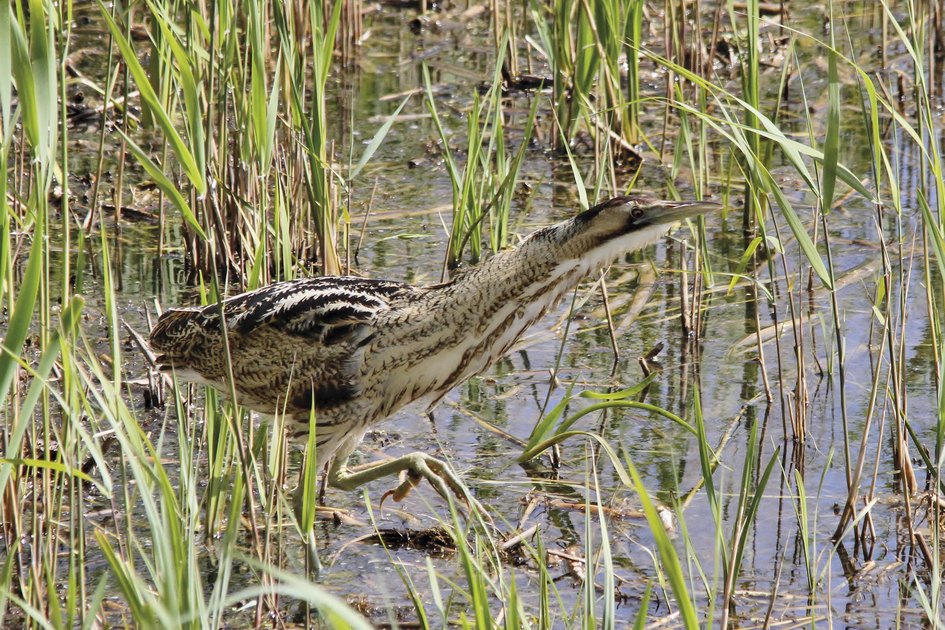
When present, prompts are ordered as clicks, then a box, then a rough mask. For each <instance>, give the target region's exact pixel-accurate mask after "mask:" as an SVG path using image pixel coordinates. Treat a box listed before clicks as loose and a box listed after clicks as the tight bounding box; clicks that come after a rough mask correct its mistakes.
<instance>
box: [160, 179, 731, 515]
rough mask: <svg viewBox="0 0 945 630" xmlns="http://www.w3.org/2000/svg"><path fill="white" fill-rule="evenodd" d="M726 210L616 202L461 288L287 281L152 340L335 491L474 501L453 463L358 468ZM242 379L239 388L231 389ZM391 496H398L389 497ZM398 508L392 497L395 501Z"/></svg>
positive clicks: (413, 459) (189, 376) (184, 373)
mask: <svg viewBox="0 0 945 630" xmlns="http://www.w3.org/2000/svg"><path fill="white" fill-rule="evenodd" d="M717 207H718V204H715V203H711V202H704V201H682V202H677V201H661V200H656V199H652V198H649V197H646V196H641V195H632V196H623V197H616V198H614V199H611V200H609V201H605V202H604V203H601V204H599V205H597V206H594V207H593V208H591V209H590V210H587V211H585V212H582V213H580V214H578V215H577V216H575V217H573V218H572V219H569V220H567V221H562V222H561V223H558V224H555V225H552V226H550V227H546V228H543V229H540V230H538V231H536V232H534V233H533V234H531V235H530V236H529V237H527V238H526V239H525V240H524V241H523V242H522V243H521V245H519V246H518V247H517V248H515V249H511V250H508V251H503V252H500V253H497V254H495V255H494V256H492V257H491V258H489V259H488V260H486V261H484V262H483V263H481V264H479V265H478V266H476V267H473V268H471V269H469V270H466V271H463V272H461V273H460V274H458V275H457V277H456V278H455V279H453V280H452V281H450V282H447V283H444V284H438V285H434V286H429V287H415V286H411V285H409V284H403V283H400V282H390V281H386V280H367V279H364V278H357V277H320V278H306V279H302V280H292V281H288V282H279V283H276V284H273V285H270V286H267V287H265V288H262V289H259V290H256V291H251V292H249V293H244V294H242V295H238V296H235V297H231V298H229V299H226V300H224V301H223V302H222V303H219V304H210V305H207V306H201V307H196V308H182V309H170V310H168V311H167V312H165V313H164V314H163V315H162V316H161V318H160V319H159V320H158V323H157V325H156V326H155V327H154V330H152V331H151V338H150V342H151V346H152V348H153V349H154V350H155V352H157V353H158V361H159V362H160V364H161V366H162V369H165V370H173V372H174V373H176V375H177V377H178V378H180V379H183V380H189V381H195V382H198V383H204V384H207V385H210V386H211V387H214V388H215V389H217V390H219V391H220V392H221V393H223V394H224V395H227V394H229V392H230V391H231V385H232V390H233V391H235V393H236V397H237V401H238V402H239V403H241V404H243V405H244V406H246V407H249V408H250V409H253V410H255V411H258V412H261V413H265V414H283V415H284V416H285V418H286V419H287V426H288V427H290V431H291V433H292V435H293V436H294V437H296V438H307V437H308V433H309V431H310V430H311V429H312V427H310V426H309V424H310V418H312V417H314V418H315V427H314V430H315V445H316V457H317V459H318V461H319V462H325V461H328V460H329V459H331V462H332V463H331V465H330V466H329V469H328V483H329V485H331V486H334V487H337V488H341V489H353V488H356V487H358V486H360V485H362V484H364V483H367V482H369V481H373V480H375V479H379V478H381V477H383V476H386V475H391V474H398V473H400V472H403V471H406V472H407V473H408V479H407V481H405V482H403V484H402V485H401V486H400V487H398V488H397V490H395V491H393V494H394V497H395V499H400V498H402V496H403V495H405V494H406V493H407V491H409V489H410V488H411V487H413V485H415V484H416V482H417V481H419V479H421V478H425V479H427V480H428V481H429V482H430V483H431V484H432V485H433V487H434V488H435V489H436V490H437V491H438V492H439V493H440V494H441V495H443V496H444V497H447V493H448V491H452V492H453V493H454V494H456V495H457V496H459V497H461V498H463V499H464V500H469V499H470V498H471V497H467V496H466V493H465V491H464V488H465V486H463V484H462V483H461V482H460V480H459V478H458V477H456V476H455V474H454V473H453V472H451V471H450V469H449V468H448V467H447V466H446V465H445V464H444V463H442V462H441V461H439V460H437V459H434V458H433V457H431V456H430V455H428V454H426V453H423V452H416V453H413V454H410V455H406V456H404V457H400V458H398V459H394V460H391V461H386V462H380V463H376V464H373V465H370V466H368V467H366V468H362V469H359V470H357V471H351V470H349V469H348V467H347V461H348V457H349V456H350V455H351V454H352V452H354V450H355V449H356V448H357V446H358V444H359V443H360V442H361V439H362V438H363V436H364V434H365V432H366V431H367V430H368V429H369V428H371V427H373V426H375V425H376V424H378V423H379V422H381V421H382V420H384V419H385V418H387V417H389V416H390V415H391V414H393V413H394V412H396V411H397V410H398V409H400V408H401V407H403V406H404V405H407V404H408V403H413V402H416V401H423V402H424V403H426V404H428V405H429V407H430V408H432V407H433V406H434V405H435V404H436V403H437V402H438V401H439V400H440V399H442V398H443V397H444V396H445V395H446V393H447V392H449V391H450V389H452V388H453V387H455V386H456V385H458V384H460V383H462V382H463V381H465V380H466V379H468V378H470V377H471V376H474V375H476V374H480V373H482V372H483V371H484V370H486V369H487V368H488V367H489V366H491V365H492V364H493V363H495V362H496V361H497V360H498V359H499V358H500V357H502V356H503V355H504V354H505V353H506V352H508V351H509V349H510V348H511V347H512V345H513V344H514V343H515V342H516V340H517V339H518V338H519V337H520V336H521V335H522V333H523V332H524V331H525V330H526V329H527V328H528V327H529V326H530V325H532V324H533V323H534V322H536V321H537V320H538V319H539V318H541V317H542V315H543V314H544V313H545V312H546V311H547V310H548V309H549V308H550V307H552V306H553V305H554V304H556V303H557V302H558V301H559V300H561V298H562V297H564V296H565V295H566V294H567V293H568V292H570V291H571V290H573V289H574V288H575V287H576V286H577V284H578V283H579V282H580V281H581V280H582V279H583V278H585V277H587V276H588V275H590V274H594V273H597V272H599V271H600V270H601V269H602V268H603V267H604V266H606V265H609V264H610V263H611V262H613V260H614V259H615V258H616V257H617V256H619V255H621V254H624V253H627V252H631V251H635V250H639V249H642V248H643V247H646V246H647V245H649V244H650V243H653V242H654V241H656V240H657V239H659V238H660V237H662V236H663V235H664V234H665V233H666V231H667V230H668V229H669V227H670V226H671V225H672V224H674V223H676V222H678V221H680V220H683V219H686V218H689V217H694V216H696V215H699V214H701V213H704V212H707V211H710V210H712V209H715V208H717ZM230 379H232V383H231V382H230ZM388 494H391V493H388ZM385 496H386V495H385Z"/></svg>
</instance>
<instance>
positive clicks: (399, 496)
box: [328, 451, 488, 516]
mask: <svg viewBox="0 0 945 630" xmlns="http://www.w3.org/2000/svg"><path fill="white" fill-rule="evenodd" d="M401 472H406V473H407V480H406V481H404V482H403V483H401V484H400V485H399V486H397V488H395V489H394V490H390V491H389V492H387V493H385V494H384V497H383V498H382V499H381V502H382V503H383V501H384V499H386V498H387V497H389V496H390V497H393V499H394V500H395V501H401V500H403V499H404V498H405V497H406V496H407V495H408V494H409V493H410V490H411V489H413V488H414V487H416V485H417V484H418V483H419V482H420V480H421V479H426V480H427V481H429V482H430V485H431V486H433V489H434V490H436V491H437V493H439V495H440V496H441V497H443V498H444V499H446V500H447V501H449V495H450V493H452V494H453V495H454V496H456V497H457V498H459V499H460V500H462V502H463V503H465V504H466V505H467V506H468V507H469V508H470V509H474V510H478V511H479V513H480V514H482V515H485V516H488V515H487V514H486V511H485V509H484V508H483V507H482V505H481V504H480V503H479V501H477V500H476V499H475V498H474V497H473V496H472V493H471V492H470V491H469V489H468V488H467V487H466V484H464V483H463V482H462V480H460V478H459V477H457V476H456V474H455V473H454V472H453V471H452V470H450V469H449V466H447V465H446V464H445V463H443V462H441V461H440V460H438V459H436V458H434V457H430V456H429V455H427V454H426V453H421V452H419V451H418V452H416V453H410V454H409V455H404V456H403V457H398V458H397V459H392V460H390V461H384V462H377V463H374V464H369V465H368V466H367V467H365V468H362V469H360V470H356V471H352V470H349V469H348V458H347V457H344V458H335V460H334V461H333V462H332V464H331V467H330V468H329V469H328V484H329V485H331V486H332V487H335V488H339V489H341V490H354V489H355V488H357V487H359V486H362V485H364V484H366V483H368V482H371V481H376V480H377V479H380V478H382V477H388V476H391V475H396V474H398V473H401Z"/></svg>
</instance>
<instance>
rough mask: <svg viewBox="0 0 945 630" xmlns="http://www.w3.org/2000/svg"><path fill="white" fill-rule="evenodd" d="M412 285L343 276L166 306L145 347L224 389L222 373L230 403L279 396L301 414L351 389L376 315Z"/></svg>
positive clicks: (350, 394)
mask: <svg viewBox="0 0 945 630" xmlns="http://www.w3.org/2000/svg"><path fill="white" fill-rule="evenodd" d="M419 291H421V290H420V289H416V288H414V287H411V286H410V285H407V284H401V283H396V282H386V281H380V280H365V279H362V278H352V277H325V278H311V279H306V280H294V281H289V282H280V283H277V284H273V285H270V286H268V287H265V288H262V289H259V290H256V291H251V292H249V293H244V294H242V295H238V296H235V297H232V298H229V299H227V300H224V301H223V303H222V304H211V305H207V306H203V307H198V308H193V309H175V310H171V311H168V312H167V313H165V314H164V315H163V316H162V317H161V319H160V321H159V322H158V325H157V326H156V327H155V329H154V331H152V333H151V344H152V346H153V347H155V348H156V351H158V352H159V353H160V359H159V360H160V361H161V362H162V363H163V364H165V365H168V366H170V365H173V366H174V368H175V369H176V370H177V373H178V375H180V376H182V377H184V378H189V379H190V380H200V381H202V382H206V383H207V384H210V385H212V386H214V387H216V388H217V389H219V390H220V391H223V392H226V391H227V390H228V388H229V385H228V382H229V380H228V379H229V375H230V374H232V376H233V381H234V384H235V386H236V390H237V393H238V394H239V396H240V402H243V403H244V404H247V405H248V406H250V407H253V408H255V409H258V410H259V411H263V412H267V413H269V412H271V411H272V409H274V408H276V405H277V404H280V405H281V404H283V403H279V402H278V401H279V400H284V401H286V404H287V405H288V408H287V409H286V411H287V412H292V413H295V414H299V415H305V414H307V413H308V410H309V409H310V408H311V406H312V405H313V404H314V405H315V406H316V407H317V408H318V409H319V410H320V411H325V410H327V409H330V408H331V407H334V406H337V405H339V404H343V403H345V402H347V401H350V400H352V399H353V398H355V397H357V396H358V395H359V394H360V391H361V389H362V387H363V383H361V380H360V368H361V363H362V361H363V356H364V348H365V346H366V345H367V344H368V343H369V341H370V339H371V338H372V337H373V335H374V332H375V324H374V322H375V318H376V316H377V314H378V313H380V312H382V311H385V310H387V309H389V308H390V305H391V303H392V302H394V301H395V300H397V299H400V298H403V297H410V296H411V295H413V294H414V293H417V292H419ZM221 311H222V313H223V320H224V321H225V328H226V331H227V335H226V337H224V335H223V334H222V333H223V330H222V328H221V326H220V313H221ZM227 361H229V364H228V363H227ZM325 420H327V418H326V419H325ZM319 422H322V419H321V418H320V420H319Z"/></svg>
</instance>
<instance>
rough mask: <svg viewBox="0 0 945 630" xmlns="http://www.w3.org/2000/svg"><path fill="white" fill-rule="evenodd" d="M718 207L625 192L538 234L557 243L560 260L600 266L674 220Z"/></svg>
mask: <svg viewBox="0 0 945 630" xmlns="http://www.w3.org/2000/svg"><path fill="white" fill-rule="evenodd" d="M719 208H721V205H720V204H718V203H715V202H712V201H666V200H663V199H657V198H655V197H651V196H649V195H641V194H633V195H625V196H621V197H614V198H613V199H609V200H607V201H604V202H603V203H600V204H598V205H596V206H594V207H593V208H591V209H589V210H586V211H584V212H582V213H581V214H579V215H577V216H576V217H574V218H572V219H570V220H568V221H565V222H563V223H559V224H558V225H555V226H551V227H550V228H547V229H546V230H542V231H540V232H538V233H536V235H535V236H536V237H538V239H539V240H544V241H546V242H547V241H553V242H556V244H557V248H556V251H557V258H558V259H559V260H561V259H572V260H582V261H584V262H585V263H587V264H588V265H589V266H590V267H598V266H600V265H604V264H607V263H609V262H611V261H613V260H614V259H615V258H616V257H617V256H620V255H622V254H626V253H628V252H634V251H637V250H640V249H642V248H644V247H646V246H647V245H649V244H651V243H653V242H655V241H657V240H659V238H661V237H662V236H663V235H665V234H666V232H667V230H669V228H670V227H671V226H672V225H673V224H674V223H678V222H679V221H682V220H683V219H688V218H692V217H696V216H698V215H700V214H704V213H706V212H710V211H712V210H717V209H719Z"/></svg>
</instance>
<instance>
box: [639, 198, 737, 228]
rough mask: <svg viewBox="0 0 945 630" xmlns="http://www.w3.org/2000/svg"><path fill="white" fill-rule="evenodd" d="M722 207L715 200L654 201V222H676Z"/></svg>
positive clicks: (651, 214)
mask: <svg viewBox="0 0 945 630" xmlns="http://www.w3.org/2000/svg"><path fill="white" fill-rule="evenodd" d="M721 207H722V204H720V203H716V202H714V201H664V200H657V201H654V202H653V210H654V212H652V213H647V215H648V216H652V217H653V220H652V221H651V222H652V223H676V222H677V221H682V220H684V219H689V218H692V217H697V216H699V215H700V214H705V213H706V212H712V211H714V210H718V209H719V208H721Z"/></svg>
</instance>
